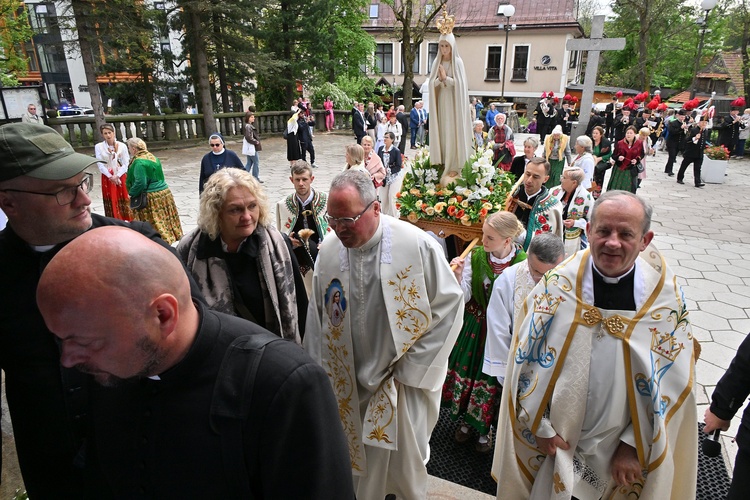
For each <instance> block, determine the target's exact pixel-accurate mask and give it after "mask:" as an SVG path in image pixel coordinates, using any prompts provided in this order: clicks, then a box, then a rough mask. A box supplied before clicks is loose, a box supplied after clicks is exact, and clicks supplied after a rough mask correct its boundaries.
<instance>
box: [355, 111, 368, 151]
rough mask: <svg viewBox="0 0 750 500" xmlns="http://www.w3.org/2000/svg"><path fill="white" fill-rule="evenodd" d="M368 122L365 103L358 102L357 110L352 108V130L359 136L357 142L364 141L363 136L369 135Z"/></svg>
mask: <svg viewBox="0 0 750 500" xmlns="http://www.w3.org/2000/svg"><path fill="white" fill-rule="evenodd" d="M366 123H367V122H365V105H364V104H363V103H361V102H360V103H358V104H357V109H356V111H355V110H354V109H352V130H353V131H354V136H355V137H356V138H357V144H361V143H362V138H363V137H364V136H366V135H367V124H366Z"/></svg>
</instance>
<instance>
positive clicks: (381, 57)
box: [375, 43, 393, 73]
mask: <svg viewBox="0 0 750 500" xmlns="http://www.w3.org/2000/svg"><path fill="white" fill-rule="evenodd" d="M375 72H376V73H393V44H390V43H379V44H378V45H377V47H376V48H375Z"/></svg>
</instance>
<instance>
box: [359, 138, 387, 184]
mask: <svg viewBox="0 0 750 500" xmlns="http://www.w3.org/2000/svg"><path fill="white" fill-rule="evenodd" d="M362 149H363V151H364V161H363V164H364V166H365V170H367V172H368V173H369V174H370V177H371V178H372V183H373V184H374V185H375V189H377V188H379V187H381V186H382V185H383V179H385V175H386V172H385V167H384V166H383V161H382V160H381V159H380V157H379V156H378V154H377V152H376V150H375V149H374V148H373V141H372V138H371V137H370V136H369V135H366V136H364V137H363V138H362Z"/></svg>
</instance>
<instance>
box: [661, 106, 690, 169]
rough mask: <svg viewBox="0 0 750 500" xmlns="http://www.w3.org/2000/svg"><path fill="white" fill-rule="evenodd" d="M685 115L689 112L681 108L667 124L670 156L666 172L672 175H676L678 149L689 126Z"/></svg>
mask: <svg viewBox="0 0 750 500" xmlns="http://www.w3.org/2000/svg"><path fill="white" fill-rule="evenodd" d="M685 115H687V112H686V111H685V110H684V109H681V110H679V111H678V112H677V114H676V115H675V119H674V120H672V121H671V122H669V124H668V125H667V131H668V133H667V152H668V153H669V158H668V159H667V165H666V167H664V173H665V174H667V175H668V176H670V177H672V176H674V172H672V168H673V167H674V162H675V161H676V160H677V150H678V149H679V148H680V143H681V142H682V140H683V139H684V137H685V134H686V133H687V127H688V126H687V123H685Z"/></svg>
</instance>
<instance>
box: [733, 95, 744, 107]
mask: <svg viewBox="0 0 750 500" xmlns="http://www.w3.org/2000/svg"><path fill="white" fill-rule="evenodd" d="M730 106H732V107H734V108H744V107H745V98H744V97H738V98H737V99H735V100H734V101H732V104H730Z"/></svg>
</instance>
